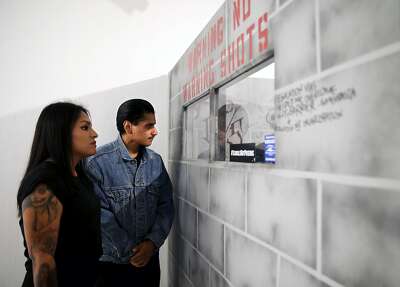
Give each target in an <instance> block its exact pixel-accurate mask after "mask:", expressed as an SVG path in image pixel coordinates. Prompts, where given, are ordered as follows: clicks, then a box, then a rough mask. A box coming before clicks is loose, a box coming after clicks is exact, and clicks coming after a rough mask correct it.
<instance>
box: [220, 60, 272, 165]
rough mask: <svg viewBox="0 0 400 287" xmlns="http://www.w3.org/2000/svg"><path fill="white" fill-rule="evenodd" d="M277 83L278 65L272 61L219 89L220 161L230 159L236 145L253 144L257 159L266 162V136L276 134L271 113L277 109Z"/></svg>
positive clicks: (255, 158)
mask: <svg viewBox="0 0 400 287" xmlns="http://www.w3.org/2000/svg"><path fill="white" fill-rule="evenodd" d="M274 82H275V64H274V63H271V61H268V62H265V63H263V64H261V65H260V66H259V67H257V68H255V69H254V70H251V71H249V72H248V73H246V74H245V75H243V76H241V77H240V78H238V79H236V80H234V81H232V82H230V83H228V84H227V85H226V86H222V87H221V88H219V90H218V92H217V93H218V95H217V100H216V101H217V103H216V107H217V110H216V117H217V135H216V149H215V159H216V160H219V161H229V160H230V156H231V153H233V152H232V151H231V148H232V147H235V148H236V147H239V150H240V147H242V146H244V147H246V148H247V147H249V146H250V147H251V146H253V149H254V160H255V161H256V162H265V138H266V136H269V135H271V134H273V133H274V130H273V126H272V124H273V123H272V122H271V119H269V116H268V115H270V114H271V113H273V110H274ZM245 144H247V145H245ZM234 145H237V146H234ZM248 155H250V153H248Z"/></svg>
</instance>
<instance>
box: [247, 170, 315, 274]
mask: <svg viewBox="0 0 400 287" xmlns="http://www.w3.org/2000/svg"><path fill="white" fill-rule="evenodd" d="M247 202H248V207H247V212H248V216H247V220H248V223H247V224H248V232H249V233H250V234H252V235H254V236H256V237H258V238H260V239H262V240H264V241H265V242H267V243H269V244H271V245H273V246H275V247H277V248H278V249H280V250H282V251H283V252H285V253H287V254H289V255H290V256H292V257H295V258H297V259H298V260H301V261H303V262H304V263H305V264H307V265H310V266H311V267H315V265H316V238H317V235H316V222H317V220H316V182H314V181H312V180H307V179H296V178H295V179H293V178H282V177H277V176H269V175H264V174H262V173H253V174H252V175H249V179H248V200H247Z"/></svg>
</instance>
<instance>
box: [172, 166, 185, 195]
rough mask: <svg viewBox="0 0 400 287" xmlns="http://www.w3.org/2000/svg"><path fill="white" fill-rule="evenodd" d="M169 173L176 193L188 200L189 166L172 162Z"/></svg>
mask: <svg viewBox="0 0 400 287" xmlns="http://www.w3.org/2000/svg"><path fill="white" fill-rule="evenodd" d="M168 173H169V176H170V178H171V181H172V185H173V188H174V193H175V194H176V195H178V196H180V197H183V198H185V199H187V193H188V191H187V165H186V164H182V163H176V162H170V163H169V170H168Z"/></svg>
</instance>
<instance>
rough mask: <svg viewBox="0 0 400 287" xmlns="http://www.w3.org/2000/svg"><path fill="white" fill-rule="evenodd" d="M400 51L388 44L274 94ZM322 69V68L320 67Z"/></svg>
mask: <svg viewBox="0 0 400 287" xmlns="http://www.w3.org/2000/svg"><path fill="white" fill-rule="evenodd" d="M399 51H400V42H396V43H394V44H390V45H388V46H385V47H383V48H380V49H376V50H375V51H372V52H369V53H366V54H364V55H361V56H358V57H356V58H353V59H352V60H349V61H347V62H345V63H341V64H338V65H336V66H333V67H330V68H328V69H326V70H324V71H321V73H316V74H314V75H312V76H310V77H307V78H304V79H301V80H298V81H295V82H293V83H290V84H289V85H287V86H285V87H282V88H279V89H276V90H275V94H280V93H284V92H287V91H289V90H291V89H293V88H295V87H297V86H298V85H300V84H303V83H308V82H312V81H316V80H320V79H323V78H325V77H328V76H332V75H335V74H337V73H339V72H343V71H346V70H349V69H351V68H355V67H357V66H361V65H363V64H366V63H369V62H371V61H373V60H378V59H381V58H384V57H386V56H390V55H392V54H395V53H397V52H399ZM321 69H322V67H321Z"/></svg>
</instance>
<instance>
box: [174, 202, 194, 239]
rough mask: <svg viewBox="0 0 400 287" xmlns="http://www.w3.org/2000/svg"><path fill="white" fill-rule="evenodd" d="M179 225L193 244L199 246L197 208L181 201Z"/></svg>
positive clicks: (179, 228) (180, 229)
mask: <svg viewBox="0 0 400 287" xmlns="http://www.w3.org/2000/svg"><path fill="white" fill-rule="evenodd" d="M178 218H179V227H178V230H179V232H181V234H182V235H183V237H185V238H186V239H187V240H188V241H189V242H190V243H191V244H193V245H194V246H197V210H196V209H195V208H193V207H192V206H190V205H189V204H187V203H186V202H184V201H182V200H180V201H179V210H178Z"/></svg>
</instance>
